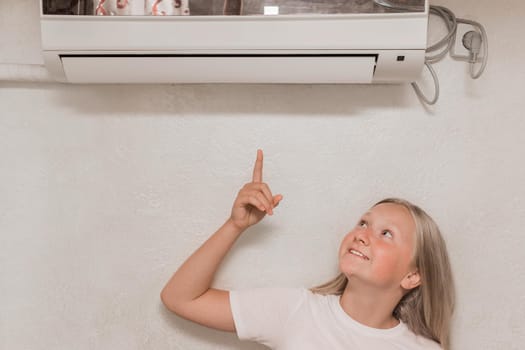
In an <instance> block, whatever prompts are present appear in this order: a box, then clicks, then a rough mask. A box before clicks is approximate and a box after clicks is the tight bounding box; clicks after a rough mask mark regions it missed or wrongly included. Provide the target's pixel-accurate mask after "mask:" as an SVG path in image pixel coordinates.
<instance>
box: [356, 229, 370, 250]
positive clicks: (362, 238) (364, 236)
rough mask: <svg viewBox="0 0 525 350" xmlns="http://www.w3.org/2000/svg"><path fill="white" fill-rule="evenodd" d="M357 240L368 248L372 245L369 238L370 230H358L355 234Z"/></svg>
mask: <svg viewBox="0 0 525 350" xmlns="http://www.w3.org/2000/svg"><path fill="white" fill-rule="evenodd" d="M355 240H356V241H358V242H360V243H361V244H363V245H365V246H367V245H368V244H369V243H370V239H369V237H368V229H367V228H361V229H359V230H357V232H356V234H355Z"/></svg>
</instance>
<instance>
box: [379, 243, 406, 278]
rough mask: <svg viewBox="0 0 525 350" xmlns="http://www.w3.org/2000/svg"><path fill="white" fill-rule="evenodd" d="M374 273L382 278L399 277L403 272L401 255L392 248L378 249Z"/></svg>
mask: <svg viewBox="0 0 525 350" xmlns="http://www.w3.org/2000/svg"><path fill="white" fill-rule="evenodd" d="M374 260H375V263H374V265H373V266H374V268H373V270H374V275H375V276H376V277H377V278H379V279H381V280H390V279H392V278H396V279H397V278H398V277H399V276H398V275H399V274H400V273H401V270H402V269H401V265H402V261H401V256H400V255H399V254H398V253H397V252H395V251H392V250H389V249H382V250H376V251H375V254H374Z"/></svg>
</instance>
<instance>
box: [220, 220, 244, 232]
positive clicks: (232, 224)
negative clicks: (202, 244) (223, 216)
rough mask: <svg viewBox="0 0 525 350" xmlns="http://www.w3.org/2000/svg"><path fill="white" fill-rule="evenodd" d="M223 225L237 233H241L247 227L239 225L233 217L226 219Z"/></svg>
mask: <svg viewBox="0 0 525 350" xmlns="http://www.w3.org/2000/svg"><path fill="white" fill-rule="evenodd" d="M223 227H224V228H225V229H227V230H228V231H231V232H232V233H234V234H237V235H240V234H241V233H243V232H244V231H245V230H246V229H247V227H241V226H239V225H237V224H236V223H235V221H233V219H232V218H228V220H226V222H225V223H224V225H223Z"/></svg>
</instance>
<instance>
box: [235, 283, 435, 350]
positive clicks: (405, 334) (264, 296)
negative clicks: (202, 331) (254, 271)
mask: <svg viewBox="0 0 525 350" xmlns="http://www.w3.org/2000/svg"><path fill="white" fill-rule="evenodd" d="M230 303H231V309H232V313H233V319H234V322H235V328H236V329H237V335H238V337H239V339H241V340H253V341H256V342H258V343H261V344H264V345H266V346H268V347H270V348H272V349H279V350H314V349H315V350H338V349H344V350H387V349H388V350H390V349H392V350H441V347H440V346H439V344H438V343H436V342H434V341H432V340H430V339H427V338H425V337H422V336H418V335H416V334H414V333H413V332H412V331H411V330H410V329H408V327H407V326H406V324H404V323H403V322H400V323H399V324H398V325H397V326H395V327H394V328H390V329H377V328H371V327H368V326H365V325H363V324H361V323H359V322H357V321H355V320H354V319H352V318H351V317H350V316H349V315H348V314H346V313H345V311H344V310H343V308H342V307H341V305H340V304H339V296H336V295H327V296H323V295H319V294H314V293H312V292H310V291H309V290H306V289H293V288H264V289H251V290H244V291H231V292H230Z"/></svg>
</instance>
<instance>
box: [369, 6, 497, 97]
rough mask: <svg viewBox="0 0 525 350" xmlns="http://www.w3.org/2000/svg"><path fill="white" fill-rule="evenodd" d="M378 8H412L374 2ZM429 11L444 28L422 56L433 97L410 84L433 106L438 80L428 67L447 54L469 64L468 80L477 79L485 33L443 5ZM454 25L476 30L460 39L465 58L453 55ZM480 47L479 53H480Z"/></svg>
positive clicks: (485, 57) (483, 61) (485, 51)
mask: <svg viewBox="0 0 525 350" xmlns="http://www.w3.org/2000/svg"><path fill="white" fill-rule="evenodd" d="M375 2H376V3H377V4H378V5H381V6H384V7H388V8H392V9H396V10H403V11H410V10H414V9H413V8H412V7H404V6H402V5H394V4H392V3H390V2H389V1H386V0H375ZM429 12H430V14H431V15H435V16H438V17H440V18H441V19H442V20H443V22H444V23H445V25H446V27H447V34H446V35H445V36H444V37H443V38H442V39H441V40H439V41H438V42H437V43H435V44H433V45H431V46H429V47H427V49H426V50H425V51H426V56H425V66H426V67H427V69H428V70H429V72H430V74H431V75H432V79H433V80H434V96H433V97H432V99H430V98H428V97H427V96H426V95H425V94H424V93H423V92H422V91H421V89H420V88H419V85H418V84H417V83H416V82H412V83H411V85H412V87H413V89H414V91H415V92H416V95H417V96H418V97H419V98H420V99H421V100H422V101H423V102H424V103H426V104H429V105H433V104H435V103H436V102H437V100H438V98H439V80H438V77H437V74H436V72H435V71H434V69H433V68H432V64H433V63H436V62H438V61H440V60H441V59H443V57H445V56H446V55H447V53H449V52H450V56H451V57H452V58H454V59H457V60H462V61H467V62H469V64H470V68H469V73H470V77H471V78H472V79H477V78H479V77H480V76H481V74H483V72H484V71H485V67H486V66H487V61H488V54H489V44H488V38H487V33H486V31H485V28H484V27H483V26H482V25H481V24H480V23H478V22H475V21H471V20H468V19H464V18H457V17H456V15H455V14H454V12H452V11H451V10H450V9H448V8H446V7H444V6H437V5H430V7H429ZM458 23H463V24H468V25H471V26H473V27H474V28H476V29H477V30H475V31H469V32H467V33H465V35H464V36H463V39H462V41H463V46H465V48H466V49H467V50H468V51H469V55H457V54H456V53H455V52H454V46H455V44H456V33H457V28H458ZM481 45H483V50H482V51H481ZM480 52H483V56H482V57H480V55H479V54H480ZM479 62H481V66H480V68H479V69H478V70H477V71H475V65H476V64H477V63H479Z"/></svg>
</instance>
